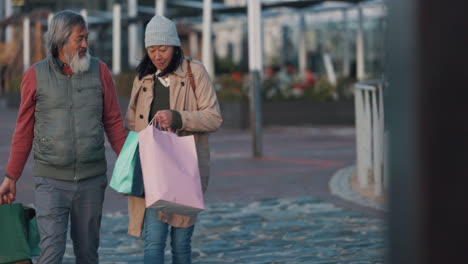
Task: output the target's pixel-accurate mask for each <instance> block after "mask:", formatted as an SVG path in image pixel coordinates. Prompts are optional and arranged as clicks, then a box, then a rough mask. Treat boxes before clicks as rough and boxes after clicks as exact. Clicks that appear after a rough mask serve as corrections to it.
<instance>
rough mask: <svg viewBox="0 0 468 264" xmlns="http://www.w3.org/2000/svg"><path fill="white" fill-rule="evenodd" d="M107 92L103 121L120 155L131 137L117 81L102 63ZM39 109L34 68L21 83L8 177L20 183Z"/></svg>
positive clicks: (103, 88) (104, 94)
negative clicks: (115, 82) (120, 104)
mask: <svg viewBox="0 0 468 264" xmlns="http://www.w3.org/2000/svg"><path fill="white" fill-rule="evenodd" d="M99 69H100V77H101V83H102V90H103V106H104V109H103V113H102V121H103V124H104V129H105V131H106V134H107V138H108V140H109V142H110V144H111V146H112V149H113V150H114V151H115V153H116V154H117V155H118V154H119V153H120V150H121V149H122V146H123V144H124V142H125V138H126V137H127V132H126V130H125V128H124V125H123V121H122V116H121V114H120V107H119V103H118V101H117V94H116V91H115V87H114V82H113V81H112V77H111V75H110V72H109V69H108V68H107V66H106V64H104V63H103V62H99ZM35 108H36V73H35V70H34V66H31V67H29V69H27V70H26V72H25V73H24V74H23V80H22V82H21V105H20V108H19V111H18V117H17V120H16V128H15V132H14V134H13V140H12V143H11V150H10V157H9V159H8V165H7V169H6V176H7V177H9V178H11V179H13V180H15V181H16V180H18V178H19V177H20V176H21V174H22V173H23V169H24V165H25V164H26V161H27V160H28V156H29V153H30V152H31V148H32V142H33V139H34V111H35Z"/></svg>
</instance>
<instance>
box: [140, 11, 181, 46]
mask: <svg viewBox="0 0 468 264" xmlns="http://www.w3.org/2000/svg"><path fill="white" fill-rule="evenodd" d="M155 45H157V46H178V47H180V39H179V36H178V35H177V29H176V26H175V24H174V23H173V22H172V21H171V20H169V19H168V18H166V17H163V16H158V15H156V16H154V17H153V18H152V19H151V21H150V22H149V23H148V25H146V30H145V47H146V48H148V47H151V46H155Z"/></svg>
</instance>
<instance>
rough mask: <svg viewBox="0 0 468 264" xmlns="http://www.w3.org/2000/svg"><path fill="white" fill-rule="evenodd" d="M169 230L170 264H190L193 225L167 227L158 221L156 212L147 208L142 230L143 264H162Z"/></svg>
mask: <svg viewBox="0 0 468 264" xmlns="http://www.w3.org/2000/svg"><path fill="white" fill-rule="evenodd" d="M169 227H170V230H171V248H172V264H191V263H192V248H191V245H190V244H191V241H192V234H193V229H194V227H195V226H194V225H193V226H191V227H187V228H180V227H173V226H169V225H168V224H167V223H164V222H162V221H159V220H158V211H157V210H156V209H153V208H147V209H146V211H145V224H144V228H143V232H144V238H145V256H144V263H145V264H150V263H151V264H163V263H164V248H165V247H166V240H167V234H168V232H169Z"/></svg>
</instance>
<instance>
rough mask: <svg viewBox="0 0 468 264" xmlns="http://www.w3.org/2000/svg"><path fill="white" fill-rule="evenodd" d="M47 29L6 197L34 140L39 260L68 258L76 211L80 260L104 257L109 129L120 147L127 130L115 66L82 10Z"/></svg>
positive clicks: (24, 102)
mask: <svg viewBox="0 0 468 264" xmlns="http://www.w3.org/2000/svg"><path fill="white" fill-rule="evenodd" d="M46 37H47V49H48V57H47V58H46V59H44V60H43V61H40V62H38V63H36V64H34V65H33V66H32V67H30V68H29V69H28V70H27V71H26V72H25V73H24V76H23V80H22V83H21V106H20V109H19V113H18V119H17V121H16V129H15V132H14V135H13V141H12V144H11V153H10V157H9V161H8V166H7V169H6V175H5V179H4V181H3V183H2V185H1V186H0V204H4V203H11V202H12V201H14V200H15V192H16V181H17V180H18V178H19V177H20V176H21V174H22V171H23V168H24V165H25V163H26V160H27V158H28V156H29V153H30V151H31V148H32V150H33V153H34V173H33V174H34V176H35V177H34V181H35V207H36V211H37V221H38V226H39V234H40V237H41V242H40V248H41V255H40V256H39V260H38V263H47V264H51V263H62V259H63V254H64V252H65V244H66V236H67V229H68V220H69V219H70V224H71V238H72V240H73V249H74V252H75V255H76V263H80V264H81V263H98V254H97V250H98V247H99V227H100V223H101V215H102V204H103V200H104V191H105V188H106V185H107V177H106V167H107V166H106V157H105V148H104V131H105V132H106V134H107V137H108V139H109V141H110V143H111V146H112V148H113V149H114V151H115V152H116V153H117V154H118V153H119V152H120V149H121V148H122V145H123V143H124V141H125V137H126V131H125V129H124V126H123V121H122V118H121V114H120V109H119V105H118V102H117V96H116V92H115V87H114V84H113V82H112V79H111V76H110V73H109V70H108V68H107V66H106V65H105V64H104V63H103V62H101V61H99V60H98V59H96V58H94V57H90V55H89V53H88V49H87V48H88V30H87V26H86V23H85V21H84V19H83V17H82V16H80V15H79V14H76V13H74V12H71V11H61V12H59V13H57V14H56V15H55V16H54V17H53V18H52V21H51V23H50V28H49V31H48V32H47V35H46Z"/></svg>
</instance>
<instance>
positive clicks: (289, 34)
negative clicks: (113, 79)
mask: <svg viewBox="0 0 468 264" xmlns="http://www.w3.org/2000/svg"><path fill="white" fill-rule="evenodd" d="M156 2H157V1H154V0H138V1H137V0H120V1H119V0H63V1H52V0H5V1H0V10H1V11H0V43H2V44H1V45H7V46H8V43H11V41H14V43H16V44H15V45H14V46H16V49H14V50H13V48H11V49H2V50H0V67H1V68H2V69H1V71H0V73H1V74H2V76H5V75H8V76H10V79H11V80H14V79H15V78H16V77H17V76H20V75H21V72H22V70H24V68H25V67H26V65H23V66H22V64H25V62H27V60H25V59H24V57H23V55H24V50H23V49H24V47H23V45H21V44H20V43H22V40H23V37H24V33H23V24H24V23H23V20H24V18H25V17H28V18H29V19H30V24H31V27H30V35H31V36H30V47H29V49H30V52H29V56H30V57H31V58H30V60H29V64H32V63H34V62H36V61H38V60H40V59H42V58H43V57H44V56H45V55H46V54H45V50H44V45H43V43H42V44H41V43H40V42H43V41H44V39H43V36H44V33H45V32H46V31H47V21H48V18H50V17H49V16H50V15H49V14H53V13H55V12H57V11H59V10H63V9H73V10H76V11H77V12H82V14H84V15H85V16H86V17H87V21H88V25H89V32H90V33H89V47H90V50H91V53H92V54H93V55H94V56H97V57H99V58H100V59H102V60H103V61H104V62H106V63H107V64H108V65H109V67H110V68H113V67H114V64H115V63H116V62H115V61H114V60H115V58H114V57H113V42H114V40H113V34H115V33H114V32H113V30H112V29H113V14H114V6H115V5H116V4H119V5H120V19H119V20H120V30H121V32H120V44H119V47H120V49H119V50H120V52H119V55H120V58H119V62H120V63H119V67H117V68H118V69H119V70H118V71H114V73H115V74H116V75H117V74H119V73H121V72H123V73H126V72H133V71H134V68H135V66H136V65H137V64H138V61H139V59H140V58H141V56H142V52H143V50H144V47H143V45H144V41H143V40H144V27H145V25H146V23H147V22H148V21H149V20H150V19H151V17H152V16H153V15H154V14H155V8H156ZM163 2H165V5H166V8H165V12H164V15H166V16H167V17H169V18H171V19H173V20H174V21H175V22H176V23H177V26H178V31H179V34H180V35H181V40H182V43H183V44H182V46H183V50H184V53H185V54H186V56H190V57H193V58H196V59H198V60H201V61H203V48H202V46H203V41H202V39H203V9H204V6H203V4H204V1H203V0H191V1H179V0H177V1H163ZM210 2H211V1H210ZM261 2H262V20H261V23H262V26H261V30H262V38H261V41H262V44H261V45H262V47H263V49H262V53H263V54H262V55H263V56H262V59H261V60H262V65H263V68H264V69H266V70H269V69H270V68H271V69H272V70H273V71H272V72H273V73H274V74H276V73H279V72H280V71H281V70H282V69H283V68H285V65H286V64H290V65H292V67H293V71H294V76H293V78H292V79H293V80H295V81H294V83H291V84H286V86H287V88H284V89H283V88H282V90H281V89H279V90H278V91H274V89H276V88H275V87H273V88H272V87H269V86H268V84H266V85H264V87H263V90H264V93H263V94H264V96H265V99H273V98H276V99H288V98H289V99H290V98H301V97H307V96H309V97H317V98H318V99H325V100H331V99H333V100H336V99H339V98H340V97H341V98H346V97H348V99H349V97H350V96H351V94H352V93H351V92H350V87H351V86H350V84H351V83H353V82H355V81H356V80H363V79H371V78H382V77H383V68H384V62H385V59H384V37H385V36H384V32H385V31H384V28H385V17H386V10H385V5H384V3H383V1H381V0H370V1H358V0H355V1H354V0H351V1H311V0H303V1H274V0H264V1H261ZM211 6H212V35H211V36H212V37H211V45H212V53H213V54H212V62H210V63H211V64H213V67H212V68H213V69H212V71H213V75H214V76H213V79H214V80H215V81H216V84H217V89H218V90H220V89H221V88H225V87H226V85H223V84H224V83H225V82H230V83H233V82H234V83H235V82H239V79H240V83H241V84H242V85H243V84H244V83H245V81H244V80H243V79H244V78H243V77H244V76H245V74H244V73H248V72H249V68H248V59H249V55H248V54H249V53H248V21H247V1H245V0H225V1H222V0H214V1H212V4H211ZM131 27H133V28H134V29H132V30H133V31H134V33H129V31H130V28H131ZM132 34H133V35H132ZM129 36H134V37H132V39H133V38H135V41H133V42H132V41H130V40H129V38H130V37H129ZM360 37H362V39H360ZM359 41H361V42H362V45H360V47H358V46H359V45H358V42H359ZM132 43H135V44H132ZM17 44H19V45H17ZM131 45H136V47H130V46H131ZM360 48H361V49H360ZM360 50H361V51H360ZM359 52H362V58H363V62H362V63H361V65H359V62H358V61H359V59H358V56H361V55H360V54H359ZM203 63H204V64H205V65H207V64H210V63H208V62H206V61H203ZM307 72H309V73H310V74H312V76H313V79H314V81H315V82H314V83H313V84H314V85H318V86H320V87H319V88H317V89H315V90H316V91H315V92H312V88H310V90H311V91H309V92H307V91H308V89H307V87H305V86H307V83H306V84H305V85H302V86H301V85H296V89H295V88H294V86H295V84H297V83H304V82H306V79H307ZM233 73H235V74H234V75H233ZM267 77H268V76H267ZM309 77H310V76H309ZM311 78H312V77H311ZM7 79H8V78H7ZM218 80H219V81H221V83H219V82H217V81H218ZM281 80H282V79H281V78H280V81H281ZM223 81H224V83H223ZM7 83H9V81H8V80H7ZM309 84H312V82H309ZM1 87H2V88H1V89H0V92H3V93H4V92H5V91H6V90H8V89H10V88H9V87H6V85H5V80H4V81H3V82H2V83H1ZM298 87H299V88H298ZM246 89H247V88H246V87H245V85H243V87H240V88H239V87H237V90H235V91H234V90H232V89H230V90H227V91H226V89H225V90H224V91H222V93H221V96H223V95H226V96H227V97H236V96H237V97H242V96H244V95H245V94H246ZM272 89H273V90H272ZM285 89H286V90H285ZM294 89H295V90H294ZM268 90H270V91H268ZM322 90H325V92H323V91H322ZM327 90H330V91H327Z"/></svg>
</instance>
